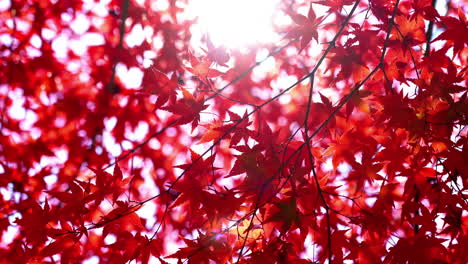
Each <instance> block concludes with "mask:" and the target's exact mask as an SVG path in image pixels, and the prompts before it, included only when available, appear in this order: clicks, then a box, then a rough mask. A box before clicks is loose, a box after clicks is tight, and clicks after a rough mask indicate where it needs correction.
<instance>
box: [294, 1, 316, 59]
mask: <svg viewBox="0 0 468 264" xmlns="http://www.w3.org/2000/svg"><path fill="white" fill-rule="evenodd" d="M289 16H290V17H291V18H292V20H293V21H294V23H296V25H297V26H296V27H295V28H294V29H293V30H292V31H290V32H289V33H288V34H287V37H289V38H298V37H301V48H300V50H299V52H300V51H302V50H303V49H304V48H305V47H306V46H307V44H309V42H310V41H311V40H312V38H314V39H315V40H316V41H317V42H318V31H317V29H318V26H319V25H320V23H321V22H322V21H321V17H319V18H317V17H316V15H315V12H314V9H312V3H311V4H310V7H309V13H308V14H307V17H306V16H304V15H301V14H290V15H289Z"/></svg>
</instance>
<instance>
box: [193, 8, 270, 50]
mask: <svg viewBox="0 0 468 264" xmlns="http://www.w3.org/2000/svg"><path fill="white" fill-rule="evenodd" d="M278 3H279V0H193V1H192V2H191V3H190V9H191V10H190V11H191V13H192V14H193V15H194V16H196V17H198V24H197V25H196V26H195V28H194V29H193V31H194V32H193V35H194V37H197V36H196V35H197V34H199V36H202V35H205V34H208V35H209V36H210V38H211V40H212V42H213V43H214V45H216V46H219V45H222V46H225V47H229V48H241V47H246V46H251V45H255V44H258V43H269V42H275V41H277V40H278V35H277V34H276V33H275V32H274V29H273V22H272V21H273V17H274V15H275V13H276V12H277V11H278V8H277V6H278ZM197 31H198V32H197Z"/></svg>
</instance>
